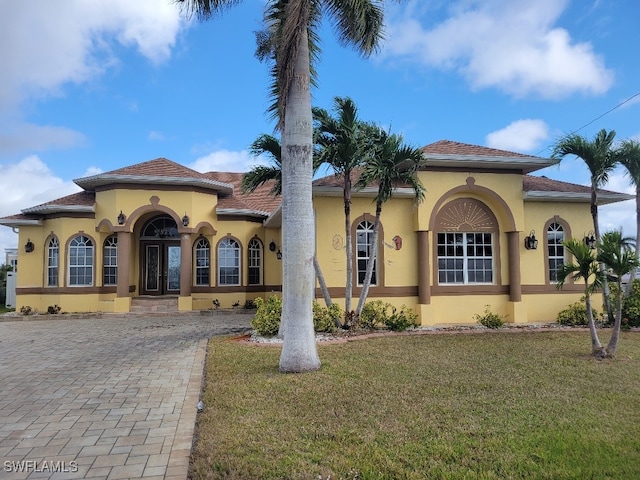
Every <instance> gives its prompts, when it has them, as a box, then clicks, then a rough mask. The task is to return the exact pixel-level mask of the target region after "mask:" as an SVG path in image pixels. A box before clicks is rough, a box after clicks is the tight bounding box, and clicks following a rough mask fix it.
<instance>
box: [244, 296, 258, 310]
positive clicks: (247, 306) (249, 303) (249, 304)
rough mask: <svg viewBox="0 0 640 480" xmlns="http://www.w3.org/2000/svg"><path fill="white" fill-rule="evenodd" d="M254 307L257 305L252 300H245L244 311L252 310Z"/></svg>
mask: <svg viewBox="0 0 640 480" xmlns="http://www.w3.org/2000/svg"><path fill="white" fill-rule="evenodd" d="M256 307H257V305H256V301H255V300H252V299H250V298H247V300H245V302H244V307H243V308H244V309H245V310H254V309H255V308H256Z"/></svg>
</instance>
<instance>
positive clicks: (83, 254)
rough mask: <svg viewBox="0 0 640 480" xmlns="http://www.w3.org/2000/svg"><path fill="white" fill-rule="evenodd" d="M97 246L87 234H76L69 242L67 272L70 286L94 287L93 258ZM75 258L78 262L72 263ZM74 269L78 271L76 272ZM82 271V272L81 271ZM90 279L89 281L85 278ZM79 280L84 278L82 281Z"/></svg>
mask: <svg viewBox="0 0 640 480" xmlns="http://www.w3.org/2000/svg"><path fill="white" fill-rule="evenodd" d="M94 254H95V247H94V245H93V240H91V239H90V238H89V237H87V236H86V235H76V236H75V237H73V238H72V239H71V241H70V242H69V258H68V260H67V265H68V268H67V273H68V277H67V278H68V279H69V286H70V287H92V286H93V284H94V280H93V275H94V271H93V259H94ZM74 260H76V261H77V263H75V264H74V263H72V262H73V261H74ZM74 270H75V271H76V273H74ZM81 271H82V274H80V272H81ZM87 279H89V281H88V282H86V281H85V280H87ZM79 280H83V282H82V283H80V282H79Z"/></svg>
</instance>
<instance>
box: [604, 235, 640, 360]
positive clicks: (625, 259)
mask: <svg viewBox="0 0 640 480" xmlns="http://www.w3.org/2000/svg"><path fill="white" fill-rule="evenodd" d="M630 241H631V239H629V238H624V237H623V236H622V232H621V231H619V230H614V231H612V232H607V233H605V234H604V235H603V236H602V241H601V242H600V245H599V247H598V250H599V253H598V260H599V261H601V262H602V263H604V264H605V265H606V266H607V269H608V271H609V273H610V275H611V276H612V279H613V281H615V282H616V284H617V285H618V292H619V294H618V302H617V303H618V304H617V305H616V314H615V321H614V323H613V330H612V332H611V339H610V340H609V343H608V344H607V349H606V352H607V356H608V357H613V356H615V354H616V349H617V347H618V340H619V338H620V325H621V323H622V276H623V275H627V274H628V273H630V272H631V271H633V270H635V269H636V268H637V267H638V266H640V260H638V256H637V255H636V253H635V252H634V251H632V249H631V247H630Z"/></svg>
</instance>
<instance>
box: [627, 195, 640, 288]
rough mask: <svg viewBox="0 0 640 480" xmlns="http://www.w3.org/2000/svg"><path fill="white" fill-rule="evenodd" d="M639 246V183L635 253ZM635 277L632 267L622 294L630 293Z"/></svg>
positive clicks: (634, 270)
mask: <svg viewBox="0 0 640 480" xmlns="http://www.w3.org/2000/svg"><path fill="white" fill-rule="evenodd" d="M638 248H640V184H639V185H638V186H637V187H636V253H637V252H638ZM635 279H636V269H635V268H634V269H633V270H632V271H631V274H630V275H629V281H628V282H627V286H626V288H625V291H624V296H625V297H628V296H630V295H631V291H632V290H633V281H634V280H635Z"/></svg>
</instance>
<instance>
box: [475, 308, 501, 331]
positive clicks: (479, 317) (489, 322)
mask: <svg viewBox="0 0 640 480" xmlns="http://www.w3.org/2000/svg"><path fill="white" fill-rule="evenodd" d="M473 318H474V320H475V321H476V322H478V323H479V324H480V325H484V326H485V327H487V328H500V327H502V326H503V325H504V320H505V317H503V316H502V315H500V314H498V313H495V312H492V311H491V306H490V305H485V307H484V312H483V313H482V314H480V313H476V314H475V315H474V316H473Z"/></svg>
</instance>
